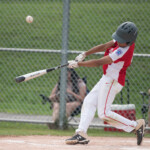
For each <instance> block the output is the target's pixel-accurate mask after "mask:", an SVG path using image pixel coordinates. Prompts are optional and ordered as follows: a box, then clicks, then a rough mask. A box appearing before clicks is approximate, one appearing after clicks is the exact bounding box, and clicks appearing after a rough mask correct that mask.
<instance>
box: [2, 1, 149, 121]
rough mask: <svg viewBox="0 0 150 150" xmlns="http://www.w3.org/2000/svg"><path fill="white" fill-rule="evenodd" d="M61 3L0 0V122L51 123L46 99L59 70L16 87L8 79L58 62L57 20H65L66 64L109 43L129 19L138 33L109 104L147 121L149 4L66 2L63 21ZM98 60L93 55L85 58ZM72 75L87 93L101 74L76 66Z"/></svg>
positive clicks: (59, 22) (60, 35)
mask: <svg viewBox="0 0 150 150" xmlns="http://www.w3.org/2000/svg"><path fill="white" fill-rule="evenodd" d="M64 4H65V1H62V0H1V1H0V13H1V16H0V120H1V121H4V120H5V121H23V122H41V123H42V122H44V123H47V122H51V120H52V113H53V109H52V108H50V106H51V105H50V103H49V101H48V100H47V99H46V98H47V97H49V96H50V94H51V92H52V90H53V88H54V87H55V85H56V84H57V83H58V80H59V76H60V70H57V71H53V72H51V73H49V74H46V75H44V76H42V77H39V78H35V79H33V80H30V81H28V82H23V83H20V84H17V83H16V82H15V80H14V79H15V77H17V76H20V75H23V74H26V73H30V72H33V71H37V70H42V69H45V68H51V67H55V66H57V65H60V64H61V63H62V61H61V59H62V55H61V50H62V45H63V22H65V19H67V20H68V21H69V25H68V26H67V28H66V29H65V30H67V32H68V38H67V44H68V49H67V59H68V60H70V59H74V58H75V57H76V56H77V55H78V54H80V53H81V52H83V51H87V50H88V49H90V48H92V47H94V46H96V45H98V44H101V43H105V42H107V41H110V40H112V37H111V35H112V34H113V33H114V32H115V30H116V29H117V27H118V25H120V24H121V23H123V22H125V21H131V22H134V23H135V24H136V25H137V27H138V30H139V34H138V38H137V41H136V47H135V52H134V58H133V62H132V65H131V66H130V67H129V68H128V71H127V76H126V85H125V87H124V88H123V90H122V92H121V93H120V94H118V95H117V97H116V99H115V101H114V104H118V105H120V104H123V105H126V104H134V106H135V108H134V107H133V109H135V111H136V114H134V115H135V116H136V118H144V119H146V120H147V121H148V113H147V112H148V103H149V102H148V99H149V97H148V89H150V69H149V68H150V50H149V48H150V30H149V29H150V25H149V16H150V11H149V10H150V1H148V0H92V1H91V0H70V1H68V4H69V5H68V7H69V15H68V18H66V16H64V17H63V12H64V11H65V10H64ZM28 15H31V16H33V19H34V20H33V22H32V23H27V22H26V16H28ZM102 56H103V54H102V53H98V54H94V55H91V56H89V57H87V58H86V60H88V59H92V58H94V59H97V58H100V57H102ZM75 71H76V72H77V74H78V75H79V77H80V78H81V79H82V78H84V79H86V86H87V89H88V91H90V90H91V89H92V87H93V86H94V85H95V84H96V83H97V82H98V81H99V79H100V78H101V76H102V74H103V73H102V67H98V68H97V67H96V68H83V67H81V68H77V69H75ZM41 94H42V95H44V96H45V99H44V97H42V96H40V95H41ZM143 104H144V105H143ZM143 106H144V107H143ZM75 116H76V117H79V116H80V113H77V114H75ZM95 118H97V115H95Z"/></svg>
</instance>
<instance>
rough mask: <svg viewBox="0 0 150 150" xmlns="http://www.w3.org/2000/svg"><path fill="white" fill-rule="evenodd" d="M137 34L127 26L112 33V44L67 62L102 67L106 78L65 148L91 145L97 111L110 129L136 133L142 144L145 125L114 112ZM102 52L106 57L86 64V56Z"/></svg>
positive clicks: (92, 94)
mask: <svg viewBox="0 0 150 150" xmlns="http://www.w3.org/2000/svg"><path fill="white" fill-rule="evenodd" d="M137 34H138V29H137V27H136V25H135V24H134V23H132V22H124V23H122V24H121V25H120V26H118V28H117V30H116V32H115V33H113V35H112V38H113V40H112V41H109V42H107V43H105V44H101V45H98V46H96V47H93V48H92V49H90V50H88V51H86V52H84V53H82V54H80V55H79V56H77V57H76V59H75V60H71V61H68V63H69V65H68V67H69V68H77V67H81V66H82V67H98V66H103V76H102V78H101V79H100V80H99V82H98V83H97V84H96V85H95V86H94V88H93V89H92V90H91V92H90V93H89V94H88V95H87V96H86V97H85V99H84V103H83V107H82V111H81V119H80V123H79V126H78V129H77V130H76V134H75V135H74V136H73V137H71V138H70V139H67V140H66V144H78V143H79V144H88V142H89V140H88V137H87V134H86V133H87V129H88V127H89V125H90V123H91V121H92V119H93V118H94V116H95V112H96V110H97V112H98V116H99V118H100V119H102V120H104V121H106V122H108V123H109V124H110V125H112V126H114V127H116V128H118V129H123V130H124V131H126V132H132V131H135V132H136V135H137V144H138V145H140V144H141V143H142V139H143V136H144V129H145V121H144V120H143V119H139V120H137V121H134V120H133V121H131V120H129V119H126V118H124V117H123V116H121V115H119V114H117V113H115V112H112V111H111V105H112V103H113V101H114V99H115V96H116V94H118V93H119V92H120V91H121V90H122V88H123V86H124V85H125V77H126V70H127V68H128V67H129V66H130V64H131V62H132V58H133V52H134V47H135V40H136V38H137ZM101 51H105V55H104V57H102V58H100V59H92V60H89V61H83V60H84V59H85V57H86V56H88V55H91V54H93V53H97V52H101Z"/></svg>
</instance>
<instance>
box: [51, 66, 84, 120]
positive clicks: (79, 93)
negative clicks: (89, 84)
mask: <svg viewBox="0 0 150 150" xmlns="http://www.w3.org/2000/svg"><path fill="white" fill-rule="evenodd" d="M59 95H60V80H59V81H58V83H57V84H56V85H55V87H54V89H53V90H52V92H51V94H50V96H49V98H50V100H51V101H52V103H53V114H52V119H53V121H54V122H56V120H57V119H58V118H59ZM85 96H86V84H85V83H84V81H83V80H82V79H80V77H79V76H78V74H77V73H76V72H75V70H73V69H67V89H66V117H69V116H70V115H71V113H72V112H73V111H74V110H75V109H76V108H77V107H78V106H79V105H81V103H82V102H83V100H84V97H85Z"/></svg>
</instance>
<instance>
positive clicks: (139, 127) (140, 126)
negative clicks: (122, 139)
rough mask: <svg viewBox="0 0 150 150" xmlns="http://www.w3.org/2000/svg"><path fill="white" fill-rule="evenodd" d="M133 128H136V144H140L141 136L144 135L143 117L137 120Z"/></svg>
mask: <svg viewBox="0 0 150 150" xmlns="http://www.w3.org/2000/svg"><path fill="white" fill-rule="evenodd" d="M135 130H136V136H137V145H141V143H142V140H143V137H144V130H145V121H144V119H139V120H137V126H136V128H135Z"/></svg>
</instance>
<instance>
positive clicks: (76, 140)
mask: <svg viewBox="0 0 150 150" xmlns="http://www.w3.org/2000/svg"><path fill="white" fill-rule="evenodd" d="M88 143H89V140H88V139H87V138H86V137H85V136H83V134H82V133H77V134H75V135H74V136H73V137H71V138H69V139H67V140H66V144H70V145H75V144H88Z"/></svg>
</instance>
